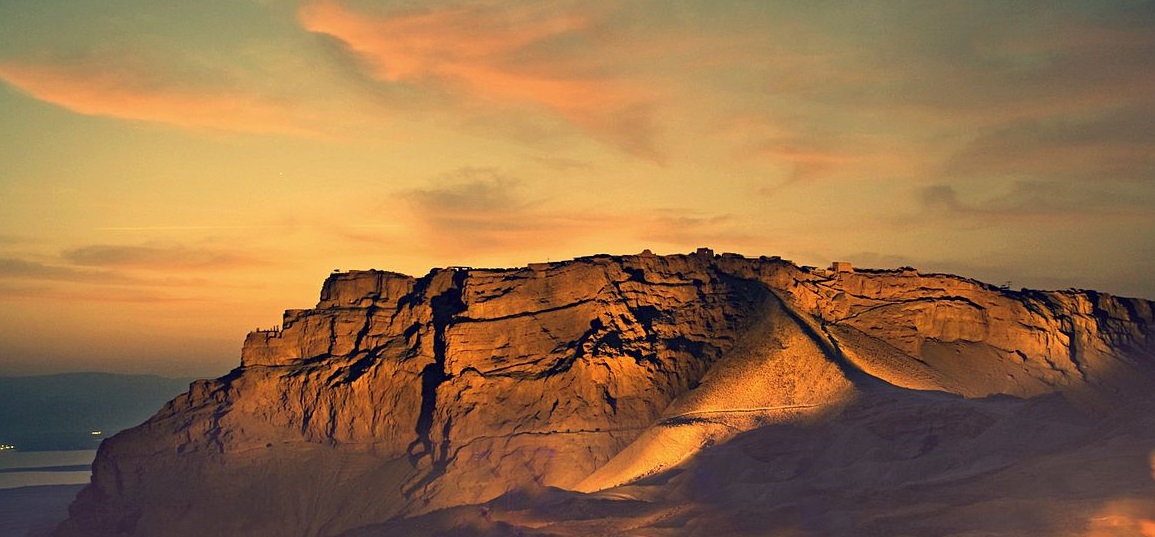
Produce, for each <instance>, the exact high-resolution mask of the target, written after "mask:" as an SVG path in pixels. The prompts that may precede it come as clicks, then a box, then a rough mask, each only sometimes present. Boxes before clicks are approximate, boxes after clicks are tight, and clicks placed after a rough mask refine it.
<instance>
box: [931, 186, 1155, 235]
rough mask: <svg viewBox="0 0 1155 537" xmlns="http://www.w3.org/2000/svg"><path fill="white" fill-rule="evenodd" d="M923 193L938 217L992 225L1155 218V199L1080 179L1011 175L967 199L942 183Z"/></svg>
mask: <svg viewBox="0 0 1155 537" xmlns="http://www.w3.org/2000/svg"><path fill="white" fill-rule="evenodd" d="M918 197H919V202H920V203H921V205H922V207H923V209H924V210H926V211H928V212H929V213H931V214H933V215H935V216H936V217H944V216H945V217H951V218H958V217H975V218H979V219H983V220H985V221H987V223H988V224H991V225H994V224H998V223H999V222H1000V221H1001V220H1004V219H1016V218H1050V219H1059V220H1064V221H1067V222H1069V223H1076V222H1077V221H1078V220H1080V219H1081V217H1085V216H1088V215H1094V216H1095V217H1096V218H1099V219H1104V218H1108V219H1114V218H1134V217H1141V218H1147V219H1151V218H1155V208H1153V207H1152V205H1151V203H1152V201H1155V200H1152V199H1149V198H1148V199H1144V198H1143V197H1136V196H1134V195H1130V196H1129V195H1127V194H1126V193H1123V192H1119V191H1118V190H1116V189H1111V188H1102V187H1101V185H1099V184H1094V183H1090V184H1089V183H1086V182H1078V181H1066V182H1064V181H1037V180H1020V181H1011V182H1009V183H1008V184H1006V185H1005V186H1001V187H996V188H993V189H990V190H986V189H984V190H982V191H980V192H978V193H971V194H970V195H969V196H967V197H966V199H964V197H963V196H962V195H961V194H960V193H959V191H958V190H957V189H956V187H954V186H952V185H949V184H939V185H931V186H926V187H923V188H921V189H920V190H919V192H918Z"/></svg>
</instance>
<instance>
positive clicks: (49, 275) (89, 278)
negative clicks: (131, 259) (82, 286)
mask: <svg viewBox="0 0 1155 537" xmlns="http://www.w3.org/2000/svg"><path fill="white" fill-rule="evenodd" d="M0 278H3V279H20V280H48V281H66V282H84V283H125V282H127V281H131V279H130V278H127V277H126V276H124V275H121V274H118V273H116V272H112V271H107V270H99V269H92V268H86V267H73V266H68V265H67V264H63V263H62V264H53V263H43V262H40V261H32V260H29V259H22V258H18V257H0Z"/></svg>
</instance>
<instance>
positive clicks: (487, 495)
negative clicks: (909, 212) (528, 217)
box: [57, 249, 1155, 537]
mask: <svg viewBox="0 0 1155 537" xmlns="http://www.w3.org/2000/svg"><path fill="white" fill-rule="evenodd" d="M842 265H844V268H843V266H842ZM1152 309H1153V304H1152V302H1150V301H1147V300H1140V299H1129V298H1118V297H1113V296H1109V295H1105V294H1101V293H1096V292H1093V291H1075V290H1070V291H1057V292H1044V291H1031V290H1022V291H1012V290H1008V289H1002V288H999V287H996V286H992V285H987V284H984V283H981V282H977V281H974V280H969V279H965V278H961V277H957V276H951V275H943V274H920V273H918V272H917V271H914V270H911V269H900V270H894V271H888V270H870V269H863V268H858V267H855V268H853V269H852V268H851V267H850V265H849V264H840V263H836V264H835V265H834V266H833V269H832V270H818V269H810V268H806V267H798V266H796V265H794V264H792V263H790V262H788V261H785V260H782V259H779V258H766V257H762V258H745V257H742V256H738V255H733V254H722V255H715V254H714V253H713V252H712V251H710V250H708V249H700V250H698V251H697V252H696V253H693V254H689V255H669V256H657V255H653V254H650V253H649V252H646V253H644V254H643V255H638V256H608V255H599V256H592V257H585V258H579V259H574V260H572V261H565V262H556V263H536V264H533V265H530V266H529V267H526V268H515V269H481V268H468V267H453V268H450V269H443V270H433V271H432V272H430V273H429V274H427V275H425V276H423V277H420V278H415V277H411V276H406V275H403V274H397V273H392V272H384V271H377V270H369V271H351V272H340V273H334V274H332V275H330V276H329V278H328V279H327V280H326V281H325V283H324V286H323V288H322V290H321V298H320V302H319V303H318V304H317V305H316V307H314V308H311V309H303V310H289V311H286V312H285V314H284V319H283V322H282V324H281V326H280V327H279V329H276V330H267V331H255V332H253V333H251V334H249V336H248V337H247V338H246V340H245V342H244V347H243V350H242V353H241V365H240V367H238V368H237V369H236V370H234V371H232V372H231V373H229V374H228V375H226V376H224V377H222V378H219V379H216V380H203V381H198V382H196V383H194V384H192V385H191V386H190V389H189V392H188V393H187V394H185V395H182V396H180V397H178V398H176V399H175V400H174V401H172V402H171V403H169V404H168V405H167V406H165V407H164V408H163V409H161V410H160V412H159V413H158V414H156V416H154V417H153V418H152V419H150V420H149V421H147V422H146V423H144V424H143V425H141V426H139V427H136V428H134V429H130V430H128V431H125V432H123V433H121V434H118V435H117V436H115V437H114V438H112V439H109V440H106V441H105V442H104V443H103V445H102V446H101V448H100V451H99V454H98V456H97V460H96V462H95V464H94V467H93V470H94V474H93V481H92V484H91V485H90V486H88V487H87V488H86V489H84V491H82V492H81V494H80V495H79V497H78V498H77V500H76V502H75V503H74V504H73V506H72V507H71V509H70V513H71V518H70V519H69V520H68V521H67V522H66V523H65V524H64V525H62V526H61V527H60V529H59V530H58V531H57V535H60V536H72V535H96V536H103V535H109V536H111V535H165V536H184V535H189V536H191V535H198V536H199V535H246V536H281V535H301V536H318V537H320V536H335V535H366V536H368V535H435V534H439V533H438V532H442V534H478V535H507V534H508V535H516V534H519V532H520V534H524V535H594V534H638V535H667V534H669V535H682V534H695V532H698V533H708V534H710V535H775V534H782V535H830V534H849V533H855V532H854V531H852V530H855V529H856V530H857V531H858V532H861V533H859V534H879V535H892V534H893V535H897V534H902V533H904V532H905V533H908V534H911V535H921V534H935V535H947V534H952V533H960V534H961V533H965V532H967V531H971V532H977V533H975V534H979V533H981V534H983V535H1067V533H1063V532H1065V531H1068V530H1070V531H1075V530H1074V529H1071V528H1075V529H1078V530H1079V531H1083V530H1085V529H1087V528H1090V529H1094V527H1093V526H1094V524H1095V523H1096V522H1094V521H1095V520H1101V519H1102V518H1101V517H1104V516H1106V517H1116V518H1113V519H1111V520H1115V521H1116V522H1118V523H1119V524H1124V525H1126V524H1132V526H1133V527H1134V528H1141V527H1142V524H1144V523H1145V522H1144V521H1145V520H1147V521H1150V520H1155V513H1151V512H1150V511H1149V509H1150V507H1151V506H1152V505H1155V496H1145V495H1150V494H1155V489H1153V487H1152V482H1151V469H1150V468H1149V467H1148V466H1146V465H1148V464H1151V463H1150V462H1149V460H1150V459H1149V458H1148V457H1151V456H1155V451H1150V450H1152V449H1153V448H1155V434H1153V431H1155V427H1152V424H1151V419H1150V416H1151V415H1152V413H1151V407H1152V405H1151V395H1150V394H1151V393H1152V390H1153V389H1155V357H1153V353H1155V317H1153V313H1152ZM1136 461H1139V462H1136ZM1136 465H1138V466H1136ZM1080 472H1092V473H1094V475H1083V474H1081V473H1080ZM1080 476H1082V477H1080ZM1040 480H1042V481H1040ZM1040 482H1045V483H1048V484H1049V485H1046V486H1043V485H1039V486H1035V484H1036V483H1040ZM928 498H930V499H928ZM932 499H933V501H932ZM1148 500H1152V501H1153V503H1145V502H1147V501H1148ZM920 502H922V503H920ZM1112 510H1114V511H1112ZM1108 511H1109V512H1108ZM1105 512H1106V513H1107V514H1104V513H1105ZM1047 517H1051V518H1047ZM1096 517H1099V518H1096ZM1120 521H1121V522H1120ZM1151 524H1153V526H1152V527H1155V522H1151ZM1132 526H1127V527H1132ZM1120 527H1122V526H1120ZM1035 530H1038V531H1037V532H1035ZM1087 531H1090V530H1087ZM1136 531H1138V530H1136ZM846 532H849V533H846ZM871 532H874V533H871ZM1071 534H1072V535H1074V534H1078V535H1084V534H1085V533H1071ZM1103 535H1107V534H1106V533H1104V534H1103ZM1112 535H1113V534H1112ZM1120 535H1123V533H1121V534H1120ZM1136 535H1138V533H1136Z"/></svg>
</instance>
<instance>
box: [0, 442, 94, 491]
mask: <svg viewBox="0 0 1155 537" xmlns="http://www.w3.org/2000/svg"><path fill="white" fill-rule="evenodd" d="M95 458H96V450H95V449H84V450H75V451H12V450H9V451H0V490H2V489H12V488H18V487H32V486H40V485H83V484H87V483H88V480H89V478H90V477H92V468H91V466H92V460H93V459H95Z"/></svg>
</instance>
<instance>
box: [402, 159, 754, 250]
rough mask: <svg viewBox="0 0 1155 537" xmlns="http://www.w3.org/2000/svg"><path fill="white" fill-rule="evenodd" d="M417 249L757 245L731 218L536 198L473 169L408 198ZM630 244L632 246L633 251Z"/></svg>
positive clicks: (490, 172)
mask: <svg viewBox="0 0 1155 537" xmlns="http://www.w3.org/2000/svg"><path fill="white" fill-rule="evenodd" d="M401 198H402V199H404V200H405V201H406V204H407V209H408V211H407V213H406V214H407V221H408V222H409V223H410V224H409V225H411V226H412V227H413V228H415V229H416V230H418V232H419V237H417V243H418V245H419V247H424V248H427V249H429V250H431V251H432V252H434V253H436V254H443V253H447V252H470V251H472V252H478V251H480V252H514V251H533V250H536V249H540V248H543V247H549V248H565V247H566V246H571V247H572V246H576V245H584V244H591V245H595V246H597V245H600V247H602V248H609V247H611V246H614V245H621V246H619V247H630V246H632V245H643V246H644V247H649V246H653V245H654V244H655V243H657V244H664V245H670V246H676V247H680V248H689V247H693V246H700V245H703V244H726V245H731V246H733V245H739V244H749V243H751V242H752V241H754V238H753V237H752V236H750V235H748V234H747V233H746V232H745V231H744V230H742V229H741V226H740V225H738V223H737V222H735V221H734V219H733V218H732V217H730V216H728V215H709V214H702V213H698V212H696V211H691V210H686V209H650V208H646V209H639V210H638V211H635V212H632V213H628V214H627V213H617V212H610V211H605V210H602V209H598V208H593V207H578V206H567V204H566V203H565V202H564V201H563V200H557V199H547V198H541V199H536V198H534V197H533V196H532V195H531V194H530V193H528V192H527V189H526V185H525V184H523V183H522V182H521V181H519V180H517V179H514V178H512V177H509V176H508V175H506V174H505V173H503V172H502V171H501V170H496V169H488V168H465V169H462V170H458V171H457V172H454V173H452V174H449V175H447V176H445V177H443V178H442V179H441V180H440V181H438V183H437V184H436V185H435V186H432V187H428V188H421V189H414V190H410V191H407V192H404V193H402V194H401ZM627 245H630V246H627Z"/></svg>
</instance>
